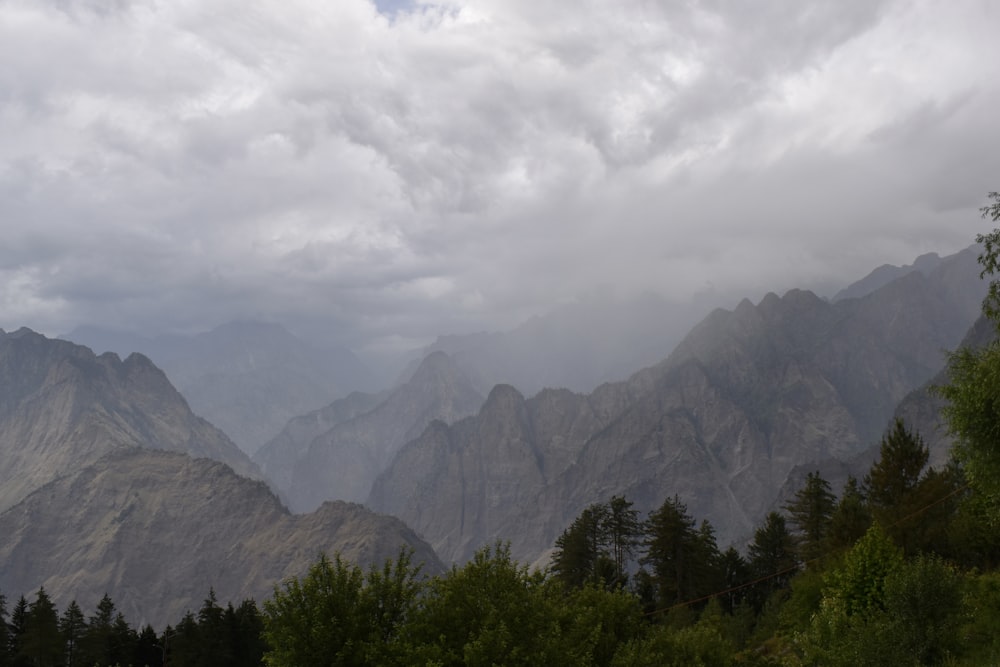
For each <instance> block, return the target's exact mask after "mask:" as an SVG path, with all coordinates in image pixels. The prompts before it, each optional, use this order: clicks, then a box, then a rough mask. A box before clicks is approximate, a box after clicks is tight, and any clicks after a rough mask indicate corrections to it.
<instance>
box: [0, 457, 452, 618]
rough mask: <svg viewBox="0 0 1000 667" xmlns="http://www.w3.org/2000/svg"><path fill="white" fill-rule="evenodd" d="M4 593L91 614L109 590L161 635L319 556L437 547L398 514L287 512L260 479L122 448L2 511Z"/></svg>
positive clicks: (372, 555) (421, 552)
mask: <svg viewBox="0 0 1000 667" xmlns="http://www.w3.org/2000/svg"><path fill="white" fill-rule="evenodd" d="M0 535H3V536H4V537H3V539H2V540H0V590H2V591H3V592H4V594H6V595H7V596H8V599H10V598H14V597H16V596H18V595H20V594H22V593H23V594H25V595H26V596H28V597H30V596H31V595H32V594H33V593H34V592H35V591H37V590H38V587H39V586H44V587H45V590H46V591H48V592H49V594H50V595H51V596H53V598H54V600H55V601H56V603H57V604H58V605H59V606H60V607H61V608H64V607H65V606H66V604H68V602H69V601H70V600H71V599H74V598H75V599H76V600H77V601H78V603H79V604H80V605H81V607H83V608H84V609H93V608H94V607H95V606H96V604H97V602H98V600H99V599H100V597H101V596H102V595H103V594H104V593H107V594H109V595H110V596H111V598H112V600H113V601H114V602H115V604H116V605H117V607H118V608H119V609H120V610H121V611H122V612H123V613H124V614H125V616H126V618H128V619H129V621H131V622H133V623H147V622H148V623H151V624H153V626H154V627H155V628H157V629H158V630H160V629H162V628H163V627H164V626H165V625H166V624H167V623H176V622H177V621H178V620H180V618H181V616H182V615H183V614H184V613H185V611H187V610H192V611H197V609H198V608H199V607H200V605H201V602H202V600H204V599H205V597H206V596H207V594H208V591H209V588H210V587H212V588H214V589H215V592H216V594H217V596H218V598H219V599H220V601H222V602H223V604H224V603H225V601H227V600H231V601H234V603H238V602H239V601H240V600H243V599H245V598H248V597H252V598H254V599H256V600H257V601H258V602H260V601H262V600H263V599H264V598H266V597H267V596H268V595H269V594H270V593H271V592H272V591H273V587H274V586H275V585H276V584H278V583H279V582H280V581H282V580H283V579H284V578H287V577H290V576H299V575H302V574H304V573H305V571H306V570H307V569H308V566H309V564H310V563H312V562H314V561H315V559H316V558H317V557H318V555H319V554H320V553H321V552H325V553H327V554H330V555H332V554H333V553H334V552H339V553H340V554H341V555H342V556H344V557H345V558H346V559H347V560H350V561H353V562H357V563H360V564H372V563H377V564H381V563H382V562H384V560H385V559H386V558H390V557H395V556H396V555H398V553H399V550H400V548H402V547H407V548H412V549H413V550H414V552H415V554H414V562H422V563H424V564H425V565H424V572H425V573H428V574H433V573H436V572H439V571H440V570H441V565H440V562H439V561H438V560H437V558H436V556H435V555H434V553H433V551H432V550H431V549H430V548H429V547H428V546H427V545H426V543H424V542H422V541H421V540H420V539H419V538H417V536H416V535H415V534H414V533H413V532H412V531H411V530H409V529H408V528H407V527H406V526H405V525H403V523H402V522H400V521H399V520H397V519H394V518H391V517H386V516H380V515H376V514H374V513H372V512H370V511H369V510H367V509H365V508H363V507H361V506H359V505H353V504H347V503H342V502H337V503H325V504H324V505H323V506H321V507H320V508H319V509H318V510H316V511H315V512H313V513H312V514H308V515H301V516H293V515H291V514H289V513H288V511H287V510H286V509H285V508H284V507H283V506H282V505H281V503H280V502H279V501H278V499H277V498H276V497H275V496H274V494H273V493H271V491H270V490H269V489H268V488H267V486H265V484H264V483H263V482H259V481H252V480H249V479H246V478H244V477H240V476H238V475H236V474H235V473H233V472H232V470H231V469H230V468H228V467H227V466H225V465H223V464H220V463H217V462H214V461H209V460H207V459H192V458H190V457H188V456H185V455H182V454H175V453H171V452H161V451H153V450H148V449H146V450H143V449H136V448H123V449H120V450H118V451H115V452H113V453H111V454H109V455H107V456H105V457H104V458H102V459H100V460H98V461H96V462H95V463H92V464H91V465H88V466H86V467H83V468H82V469H78V470H76V471H75V472H73V473H72V474H67V475H65V476H63V477H60V478H59V479H56V480H54V481H52V482H50V483H49V484H47V485H45V486H43V487H42V488H40V489H38V490H36V491H35V492H34V493H32V494H30V495H29V496H28V497H27V498H25V499H24V500H22V501H21V502H20V503H18V504H17V505H15V506H13V507H11V508H9V509H8V510H7V511H5V512H3V513H2V514H0Z"/></svg>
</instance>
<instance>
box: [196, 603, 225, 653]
mask: <svg viewBox="0 0 1000 667" xmlns="http://www.w3.org/2000/svg"><path fill="white" fill-rule="evenodd" d="M223 614H224V612H223V609H222V607H220V606H219V604H218V599H217V598H216V596H215V589H214V588H209V591H208V597H207V598H205V600H204V602H203V603H202V605H201V609H199V610H198V637H199V650H198V655H199V665H201V666H202V667H222V666H224V665H226V664H228V663H229V658H230V656H229V645H228V642H227V641H226V634H225V624H224V621H223Z"/></svg>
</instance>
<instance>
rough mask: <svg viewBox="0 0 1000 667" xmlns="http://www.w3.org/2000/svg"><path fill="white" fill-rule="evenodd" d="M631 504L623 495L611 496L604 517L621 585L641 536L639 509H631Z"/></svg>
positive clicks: (625, 578) (624, 580)
mask: <svg viewBox="0 0 1000 667" xmlns="http://www.w3.org/2000/svg"><path fill="white" fill-rule="evenodd" d="M633 504H634V503H632V502H630V501H628V500H625V498H624V497H623V496H612V497H611V500H610V501H609V502H608V513H607V517H606V519H605V526H606V530H607V534H608V541H609V542H610V546H611V558H612V560H613V561H614V564H615V575H616V576H617V580H618V583H620V584H622V585H624V584H625V582H626V580H627V570H628V564H629V562H630V561H631V559H632V556H633V554H634V552H635V548H636V547H637V546H639V543H640V541H641V538H642V522H641V521H639V511H638V510H634V509H632V506H633Z"/></svg>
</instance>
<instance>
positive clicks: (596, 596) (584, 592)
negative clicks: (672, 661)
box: [552, 585, 644, 667]
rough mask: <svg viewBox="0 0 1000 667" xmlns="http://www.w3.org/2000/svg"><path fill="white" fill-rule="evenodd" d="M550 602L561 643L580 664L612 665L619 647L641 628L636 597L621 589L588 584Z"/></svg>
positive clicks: (638, 632) (642, 625)
mask: <svg viewBox="0 0 1000 667" xmlns="http://www.w3.org/2000/svg"><path fill="white" fill-rule="evenodd" d="M552 603H553V606H554V607H555V608H556V609H557V613H558V614H559V618H560V628H561V631H560V641H561V643H563V644H564V645H565V646H568V647H572V649H573V653H574V654H575V655H576V656H577V659H578V660H579V663H578V664H581V665H583V664H586V665H592V666H594V667H604V666H606V665H610V664H612V660H613V659H614V656H615V653H616V652H617V651H618V647H619V646H621V645H622V644H624V643H625V642H627V641H629V640H631V639H633V638H635V637H637V636H639V634H640V632H641V630H642V629H643V627H644V623H643V619H642V612H641V610H640V608H639V600H638V598H636V596H635V595H633V594H631V593H629V592H627V591H625V590H624V589H622V588H617V589H613V590H608V589H605V588H603V587H598V586H594V585H588V586H584V587H583V588H581V589H578V590H574V591H571V592H570V593H569V595H567V596H565V597H562V598H558V597H557V598H555V599H554V600H553V601H552Z"/></svg>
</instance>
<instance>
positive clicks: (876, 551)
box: [824, 524, 903, 615]
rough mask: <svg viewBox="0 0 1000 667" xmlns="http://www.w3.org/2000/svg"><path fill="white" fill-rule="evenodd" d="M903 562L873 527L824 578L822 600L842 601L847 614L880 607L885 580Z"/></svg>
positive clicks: (894, 548)
mask: <svg viewBox="0 0 1000 667" xmlns="http://www.w3.org/2000/svg"><path fill="white" fill-rule="evenodd" d="M902 562H903V554H902V552H901V551H900V550H899V548H898V547H897V546H896V545H895V544H893V542H892V540H891V539H889V536H888V535H886V534H885V531H884V530H882V528H881V527H880V526H879V525H878V524H875V525H873V526H872V527H871V528H869V529H868V532H867V533H865V536H864V537H862V538H861V539H860V540H858V543H857V544H855V545H854V547H853V548H851V550H850V551H848V552H847V554H846V556H845V557H844V560H843V563H842V564H841V565H840V567H838V568H836V569H834V570H832V571H830V573H829V574H828V576H827V587H828V590H827V592H826V593H825V595H824V597H830V598H835V599H837V600H840V601H842V602H843V605H844V611H845V612H846V613H847V614H848V615H854V614H865V613H868V612H870V611H872V610H875V609H882V608H884V602H885V579H886V577H888V576H889V574H891V573H892V572H893V571H895V570H896V568H898V567H899V566H900V565H901V564H902Z"/></svg>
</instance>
